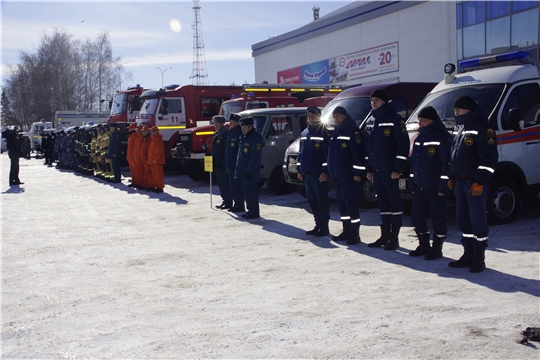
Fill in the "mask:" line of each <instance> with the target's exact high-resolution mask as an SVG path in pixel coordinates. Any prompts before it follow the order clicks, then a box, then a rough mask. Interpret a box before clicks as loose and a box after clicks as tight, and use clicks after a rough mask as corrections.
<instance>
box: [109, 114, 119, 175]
mask: <svg viewBox="0 0 540 360" xmlns="http://www.w3.org/2000/svg"><path fill="white" fill-rule="evenodd" d="M109 127H110V132H111V133H110V136H109V149H108V158H109V159H110V160H111V165H112V172H113V176H114V179H112V182H114V183H119V182H120V181H121V179H122V173H121V168H120V158H121V156H122V140H121V138H120V131H119V130H118V125H117V124H116V123H110V124H109Z"/></svg>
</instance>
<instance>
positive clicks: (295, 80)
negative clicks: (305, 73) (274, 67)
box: [277, 67, 302, 85]
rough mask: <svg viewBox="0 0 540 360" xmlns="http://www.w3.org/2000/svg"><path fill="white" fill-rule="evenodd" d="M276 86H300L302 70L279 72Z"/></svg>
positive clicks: (294, 69) (298, 68)
mask: <svg viewBox="0 0 540 360" xmlns="http://www.w3.org/2000/svg"><path fill="white" fill-rule="evenodd" d="M277 78H278V82H277V83H278V84H281V85H287V84H301V83H302V68H301V67H297V68H293V69H288V70H283V71H279V72H278V73H277Z"/></svg>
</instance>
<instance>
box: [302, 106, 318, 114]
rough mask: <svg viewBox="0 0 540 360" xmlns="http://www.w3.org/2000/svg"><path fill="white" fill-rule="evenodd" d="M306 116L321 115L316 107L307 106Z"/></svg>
mask: <svg viewBox="0 0 540 360" xmlns="http://www.w3.org/2000/svg"><path fill="white" fill-rule="evenodd" d="M306 114H314V115H321V110H320V109H319V108H318V107H316V106H308V108H307V109H306Z"/></svg>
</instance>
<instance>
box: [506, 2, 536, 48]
mask: <svg viewBox="0 0 540 360" xmlns="http://www.w3.org/2000/svg"><path fill="white" fill-rule="evenodd" d="M536 44H538V8H536V9H533V10H529V11H525V12H521V13H518V14H514V15H512V47H520V48H522V47H528V46H533V45H536Z"/></svg>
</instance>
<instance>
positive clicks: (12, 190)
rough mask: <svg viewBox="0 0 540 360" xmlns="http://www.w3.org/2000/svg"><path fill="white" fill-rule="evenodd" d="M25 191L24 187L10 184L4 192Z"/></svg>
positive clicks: (15, 192)
mask: <svg viewBox="0 0 540 360" xmlns="http://www.w3.org/2000/svg"><path fill="white" fill-rule="evenodd" d="M23 192H24V188H22V187H20V186H18V185H16V186H10V187H9V188H8V189H7V190H6V191H4V192H2V194H20V193H23Z"/></svg>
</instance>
